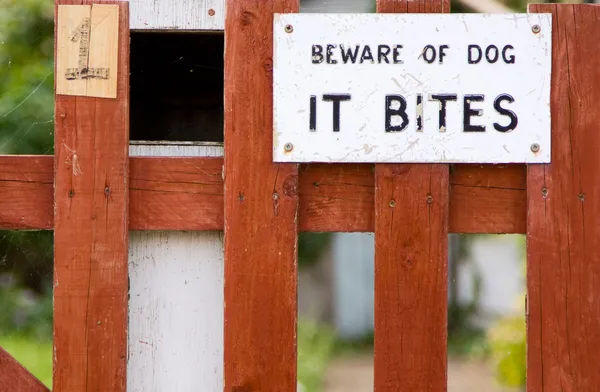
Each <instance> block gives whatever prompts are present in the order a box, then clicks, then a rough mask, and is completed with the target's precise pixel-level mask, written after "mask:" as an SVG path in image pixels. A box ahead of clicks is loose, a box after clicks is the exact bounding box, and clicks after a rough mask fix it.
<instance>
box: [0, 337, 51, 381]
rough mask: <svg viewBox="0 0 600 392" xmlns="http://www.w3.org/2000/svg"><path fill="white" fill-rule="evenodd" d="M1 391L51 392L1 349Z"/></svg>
mask: <svg viewBox="0 0 600 392" xmlns="http://www.w3.org/2000/svg"><path fill="white" fill-rule="evenodd" d="M0 391H6V392H9V391H10V392H49V391H50V390H49V389H48V388H47V387H46V386H45V385H44V384H42V382H41V381H40V380H38V379H37V378H35V376H34V375H33V374H31V373H30V372H29V370H27V369H25V368H24V367H23V366H22V365H21V364H20V363H19V362H17V361H16V360H15V359H14V358H13V357H12V356H11V355H10V354H9V353H7V352H6V351H5V350H4V349H3V348H2V347H0Z"/></svg>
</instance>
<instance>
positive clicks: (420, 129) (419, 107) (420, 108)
mask: <svg viewBox="0 0 600 392" xmlns="http://www.w3.org/2000/svg"><path fill="white" fill-rule="evenodd" d="M417 132H423V94H417Z"/></svg>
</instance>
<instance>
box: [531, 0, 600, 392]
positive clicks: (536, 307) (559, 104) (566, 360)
mask: <svg viewBox="0 0 600 392" xmlns="http://www.w3.org/2000/svg"><path fill="white" fill-rule="evenodd" d="M530 11H533V12H539V13H552V14H553V33H552V41H553V42H552V51H553V52H552V75H553V76H552V97H551V109H552V163H550V164H547V165H530V166H529V167H528V171H527V194H528V199H527V205H528V215H527V219H528V221H527V263H528V264H527V299H528V300H527V305H528V311H527V391H529V392H538V391H546V392H553V391H556V392H558V391H581V392H583V391H589V392H591V391H597V390H598V388H599V387H600V372H599V371H598V364H599V363H600V253H599V252H598V247H599V246H600V182H599V181H598V180H599V179H600V154H598V146H599V145H600V133H598V129H597V128H598V124H599V123H600V108H599V107H598V102H599V101H600V73H598V62H599V61H600V52H598V42H600V25H598V20H600V7H598V6H594V5H566V4H565V5H563V4H560V5H550V4H548V5H533V6H531V8H530Z"/></svg>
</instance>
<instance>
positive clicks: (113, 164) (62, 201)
mask: <svg viewBox="0 0 600 392" xmlns="http://www.w3.org/2000/svg"><path fill="white" fill-rule="evenodd" d="M67 3H69V4H81V3H84V4H90V2H88V1H83V2H82V1H66V0H65V1H59V2H58V4H67ZM105 3H109V2H105ZM112 3H116V4H119V34H118V45H119V46H118V50H119V56H118V73H117V98H116V99H103V98H91V97H74V96H64V95H56V104H55V119H56V120H55V151H56V155H55V170H56V173H55V193H54V200H55V220H54V222H55V228H54V375H53V390H54V391H56V392H62V391H64V392H72V391H111V392H119V391H122V392H124V391H125V388H126V382H125V372H126V360H127V332H126V331H127V290H128V289H127V286H128V285H127V246H128V214H127V211H128V167H129V160H128V156H127V154H128V145H129V12H128V3H127V2H119V1H113V2H112ZM55 15H56V14H55ZM92 34H93V30H92ZM57 77H60V75H58V76H57Z"/></svg>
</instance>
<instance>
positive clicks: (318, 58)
mask: <svg viewBox="0 0 600 392" xmlns="http://www.w3.org/2000/svg"><path fill="white" fill-rule="evenodd" d="M322 62H323V47H322V46H321V45H313V46H312V63H313V64H321V63H322Z"/></svg>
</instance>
